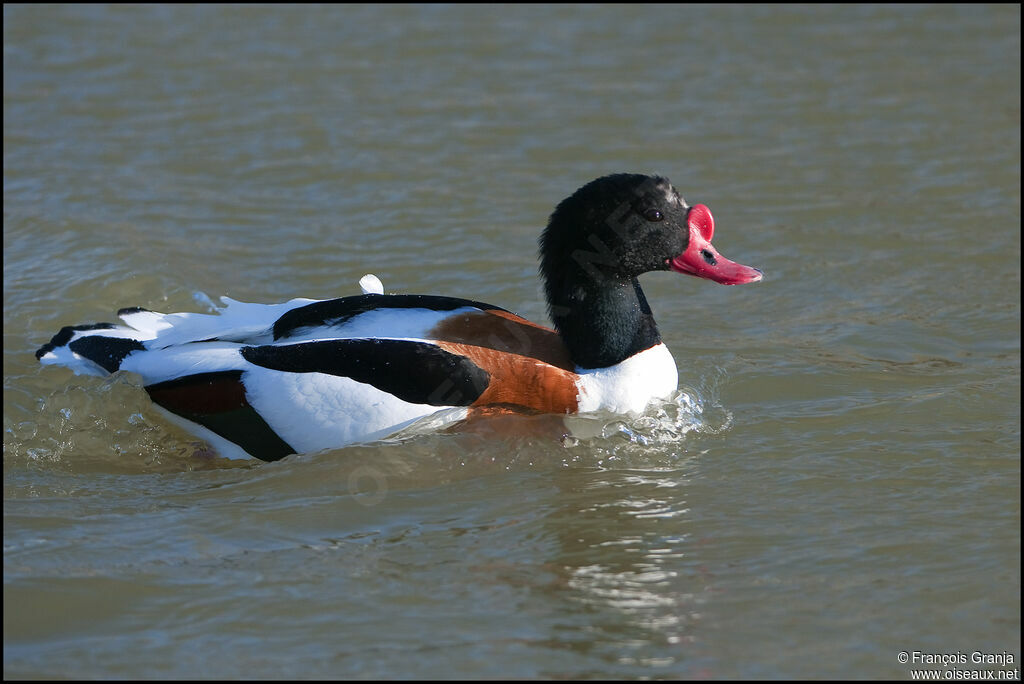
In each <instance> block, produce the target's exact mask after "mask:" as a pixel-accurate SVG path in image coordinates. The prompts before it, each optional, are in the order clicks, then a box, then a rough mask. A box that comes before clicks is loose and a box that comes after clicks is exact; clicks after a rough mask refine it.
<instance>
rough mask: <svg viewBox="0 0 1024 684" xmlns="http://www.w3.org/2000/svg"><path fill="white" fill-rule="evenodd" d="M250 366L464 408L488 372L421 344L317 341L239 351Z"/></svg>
mask: <svg viewBox="0 0 1024 684" xmlns="http://www.w3.org/2000/svg"><path fill="white" fill-rule="evenodd" d="M242 356H243V357H245V359H246V360H247V361H249V362H250V363H254V364H256V365H259V366H263V367H264V368H270V369H272V370H279V371H286V372H289V373H328V374H330V375H338V376H342V377H346V378H352V379H353V380H356V381H358V382H364V383H367V384H369V385H373V386H374V387H376V388H377V389H379V390H382V391H384V392H388V393H390V394H393V395H395V396H396V397H398V398H399V399H402V400H403V401H407V402H409V403H412V404H428V405H430V406H469V405H470V404H472V403H473V402H474V401H476V400H477V398H479V397H480V395H481V394H483V392H484V390H485V389H487V385H488V383H489V382H490V379H491V376H490V373H488V372H487V371H485V370H484V369H483V368H480V367H479V366H477V365H476V364H475V363H473V362H472V361H470V360H469V359H467V358H465V357H463V356H459V355H457V354H452V353H450V352H447V351H445V350H443V349H441V348H439V347H437V346H435V345H432V344H428V343H426V342H411V341H408V340H378V339H349V340H322V341H318V342H303V343H300V344H287V345H263V346H259V347H243V348H242Z"/></svg>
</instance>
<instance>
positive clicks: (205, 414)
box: [146, 371, 295, 461]
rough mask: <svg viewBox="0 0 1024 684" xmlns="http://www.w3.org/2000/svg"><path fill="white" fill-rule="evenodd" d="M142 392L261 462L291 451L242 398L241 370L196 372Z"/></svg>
mask: <svg viewBox="0 0 1024 684" xmlns="http://www.w3.org/2000/svg"><path fill="white" fill-rule="evenodd" d="M146 392H148V393H149V396H150V398H151V399H152V400H153V401H154V402H155V403H156V404H159V405H160V406H162V407H164V408H165V409H167V410H168V411H170V412H171V413H176V414H177V415H179V416H181V417H182V418H185V419H187V420H191V421H192V422H193V423H198V424H199V425H202V426H203V427H205V428H208V429H210V430H211V431H213V432H214V433H216V434H218V435H220V436H221V437H223V438H224V439H226V440H228V441H229V442H234V443H235V444H237V445H238V446H240V447H241V448H243V449H245V451H246V452H248V453H249V454H250V455H251V456H254V457H256V458H258V459H260V460H262V461H277V460H280V459H282V458H284V457H285V456H288V455H289V454H294V453H295V449H293V448H292V447H291V445H290V444H288V443H287V442H285V441H284V440H283V439H281V437H280V436H279V435H278V434H277V433H276V432H274V430H273V429H272V428H271V427H270V426H269V425H267V422H266V421H265V420H263V417H262V416H261V415H260V414H259V413H257V412H256V409H254V408H253V407H252V406H251V405H250V404H249V402H248V400H246V398H245V386H244V385H243V384H242V371H217V372H213V373H197V374H196V375H189V376H186V377H183V378H176V379H174V380H168V381H166V382H158V383H154V384H152V385H147V386H146Z"/></svg>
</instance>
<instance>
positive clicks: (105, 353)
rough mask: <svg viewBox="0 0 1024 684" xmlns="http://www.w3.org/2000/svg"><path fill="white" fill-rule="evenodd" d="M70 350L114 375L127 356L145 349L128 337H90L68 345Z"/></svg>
mask: <svg viewBox="0 0 1024 684" xmlns="http://www.w3.org/2000/svg"><path fill="white" fill-rule="evenodd" d="M68 349H70V350H71V351H73V352H75V353H76V354H78V355H79V356H84V357H85V358H87V359H89V360H90V361H92V362H93V363H96V364H99V365H100V366H102V367H103V370H105V371H107V372H108V373H113V372H114V371H116V370H117V369H118V368H120V367H121V362H122V361H124V359H125V357H126V356H128V355H129V354H131V353H132V352H133V351H139V350H141V349H145V347H144V346H143V344H142V343H141V342H139V341H138V340H132V339H129V338H127V337H103V336H101V335H90V336H88V337H82V338H79V339H77V340H75V341H74V342H72V343H71V344H69V345H68ZM40 351H41V350H40Z"/></svg>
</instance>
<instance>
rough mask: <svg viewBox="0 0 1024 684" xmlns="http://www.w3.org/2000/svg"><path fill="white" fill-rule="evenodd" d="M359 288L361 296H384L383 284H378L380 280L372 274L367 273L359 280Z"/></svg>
mask: <svg viewBox="0 0 1024 684" xmlns="http://www.w3.org/2000/svg"><path fill="white" fill-rule="evenodd" d="M359 288H360V289H361V290H362V291H363V294H379V295H382V294H384V283H382V282H380V278H378V277H377V276H375V275H373V274H372V273H367V274H366V275H364V276H363V277H362V278H360V279H359Z"/></svg>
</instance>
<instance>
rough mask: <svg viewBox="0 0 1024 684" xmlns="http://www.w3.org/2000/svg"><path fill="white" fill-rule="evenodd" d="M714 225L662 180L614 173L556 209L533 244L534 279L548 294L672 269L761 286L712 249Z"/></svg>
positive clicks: (756, 275) (755, 276) (754, 275)
mask: <svg viewBox="0 0 1024 684" xmlns="http://www.w3.org/2000/svg"><path fill="white" fill-rule="evenodd" d="M714 230H715V222H714V219H713V218H712V216H711V210H710V209H708V208H707V207H706V206H704V205H703V204H696V205H694V206H692V207H691V206H688V205H687V204H686V202H684V201H683V198H682V197H680V196H679V193H678V192H676V189H675V188H674V187H672V184H671V183H670V182H669V181H668V179H667V178H662V177H660V176H645V175H641V174H624V173H623V174H614V175H610V176H604V177H602V178H598V179H597V180H593V181H591V182H589V183H587V184H586V185H584V186H583V187H582V188H580V189H579V190H577V191H576V192H575V193H573V194H572V196H571V197H569V198H567V199H565V200H563V201H562V202H561V203H560V204H559V205H558V207H556V208H555V211H554V213H553V214H552V215H551V219H550V221H549V222H548V226H547V228H546V229H545V230H544V233H543V234H542V235H541V238H540V256H541V264H540V272H541V276H542V277H543V279H544V283H545V288H546V289H547V292H548V295H549V301H551V295H553V294H555V293H556V292H557V291H559V290H561V291H562V293H563V294H564V293H565V288H566V287H569V288H575V287H582V288H584V289H589V286H590V285H595V284H596V285H600V284H601V283H602V282H607V281H622V280H626V281H629V280H632V279H633V278H635V277H637V276H639V275H640V274H642V273H646V272H648V271H667V270H672V271H676V272H677V273H686V274H689V275H693V276H697V277H699V278H707V279H708V280H713V281H715V282H716V283H721V284H723V285H739V284H742V283H752V282H756V281H758V280H761V277H762V273H761V271H759V270H758V269H756V268H751V267H750V266H744V265H742V264H738V263H736V262H734V261H730V260H729V259H726V258H725V257H723V256H722V255H721V254H719V253H718V250H716V249H715V248H714V247H713V246H712V245H711V237H712V234H713V233H714Z"/></svg>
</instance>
